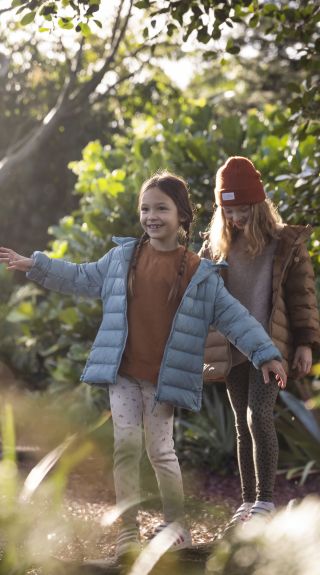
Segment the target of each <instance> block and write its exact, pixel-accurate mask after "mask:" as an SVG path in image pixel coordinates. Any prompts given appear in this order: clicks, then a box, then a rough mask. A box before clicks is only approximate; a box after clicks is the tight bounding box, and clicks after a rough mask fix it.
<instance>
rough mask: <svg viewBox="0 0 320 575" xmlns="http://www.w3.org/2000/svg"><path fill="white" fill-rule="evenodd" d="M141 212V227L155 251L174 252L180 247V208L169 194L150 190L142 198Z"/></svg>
mask: <svg viewBox="0 0 320 575" xmlns="http://www.w3.org/2000/svg"><path fill="white" fill-rule="evenodd" d="M139 210H140V223H141V226H142V228H143V230H144V231H145V232H146V233H147V234H148V236H149V238H150V244H151V245H152V246H153V247H154V248H155V249H158V250H173V249H175V248H176V247H178V238H177V234H178V230H179V228H180V218H179V214H178V208H177V206H176V204H175V203H174V201H173V200H172V199H171V198H170V197H169V196H168V195H167V194H165V193H164V192H162V191H161V190H160V189H159V188H157V187H153V188H148V189H147V190H145V191H144V192H143V193H142V195H141V197H140V203H139Z"/></svg>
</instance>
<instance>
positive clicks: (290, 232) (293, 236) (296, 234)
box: [275, 225, 312, 257]
mask: <svg viewBox="0 0 320 575" xmlns="http://www.w3.org/2000/svg"><path fill="white" fill-rule="evenodd" d="M311 233H312V227H311V226H309V225H307V226H294V225H285V226H283V228H282V229H281V230H280V234H279V240H280V241H279V242H278V246H277V249H276V253H275V255H276V256H279V257H286V256H288V255H289V254H290V253H291V251H292V250H293V248H294V246H297V245H299V244H302V243H304V242H306V241H307V240H308V238H309V237H310V235H311Z"/></svg>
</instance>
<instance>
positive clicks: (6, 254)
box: [0, 248, 33, 272]
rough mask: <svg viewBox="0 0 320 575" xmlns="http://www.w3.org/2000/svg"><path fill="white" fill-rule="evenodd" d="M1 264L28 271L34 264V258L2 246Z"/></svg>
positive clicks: (0, 253)
mask: <svg viewBox="0 0 320 575" xmlns="http://www.w3.org/2000/svg"><path fill="white" fill-rule="evenodd" d="M0 264H7V269H8V270H12V271H13V270H19V271H20V272H28V271H29V270H30V269H31V268H32V265H33V261H32V258H26V257H24V256H21V255H20V254H18V253H17V252H15V251H13V250H10V249H9V248H0Z"/></svg>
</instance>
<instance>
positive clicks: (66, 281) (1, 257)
mask: <svg viewBox="0 0 320 575" xmlns="http://www.w3.org/2000/svg"><path fill="white" fill-rule="evenodd" d="M111 252H112V250H110V251H109V252H108V253H107V254H106V255H105V256H103V257H102V258H100V259H99V260H98V261H96V262H90V263H83V264H75V263H72V262H68V261H65V260H61V259H55V258H49V257H48V256H47V255H46V254H44V253H43V252H34V253H33V255H32V257H31V258H25V257H24V256H21V255H20V254H17V253H16V252H14V251H13V250H10V249H9V248H0V263H6V264H7V268H8V269H11V270H20V271H24V272H26V273H27V278H28V279H30V280H32V281H35V282H37V283H38V284H40V285H41V286H43V287H44V288H46V289H49V290H53V291H56V292H59V293H63V294H75V295H81V296H86V297H93V298H99V297H101V290H102V285H103V282H104V278H105V275H106V271H107V268H108V265H109V261H110V254H111Z"/></svg>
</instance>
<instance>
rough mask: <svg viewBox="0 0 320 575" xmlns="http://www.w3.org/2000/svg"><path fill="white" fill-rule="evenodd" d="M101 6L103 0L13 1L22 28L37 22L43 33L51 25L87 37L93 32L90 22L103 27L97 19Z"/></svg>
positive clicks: (13, 8) (13, 7) (12, 4)
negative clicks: (73, 30)
mask: <svg viewBox="0 0 320 575" xmlns="http://www.w3.org/2000/svg"><path fill="white" fill-rule="evenodd" d="M100 5H101V0H49V1H47V0H12V3H11V8H12V10H14V11H15V12H16V14H17V15H18V16H19V17H20V24H21V26H28V24H31V23H32V22H34V21H37V22H39V23H40V31H42V32H44V31H47V30H48V28H47V27H46V25H48V23H49V24H50V25H53V26H56V25H58V26H59V27H60V28H62V29H64V30H72V29H75V30H76V31H77V32H82V34H83V36H87V35H88V34H90V32H91V30H90V26H89V23H90V22H93V23H95V24H96V25H97V26H99V27H101V26H102V24H101V22H100V20H97V19H96V12H98V11H99V9H100Z"/></svg>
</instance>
